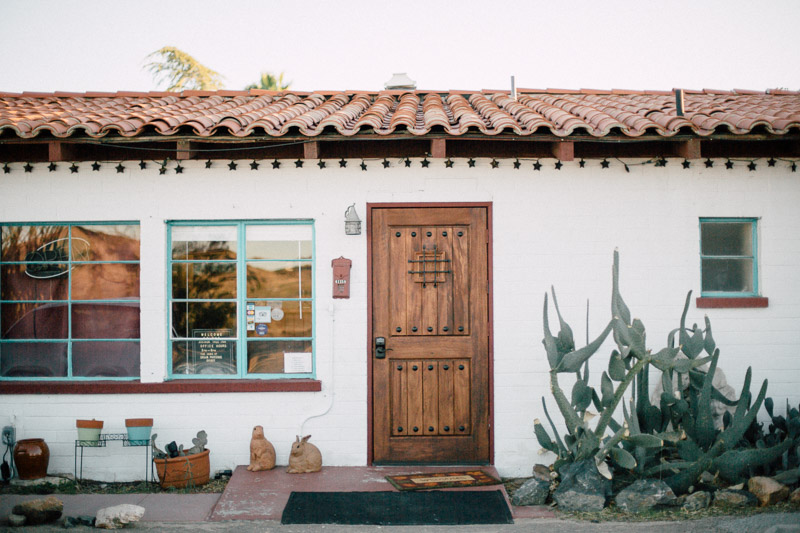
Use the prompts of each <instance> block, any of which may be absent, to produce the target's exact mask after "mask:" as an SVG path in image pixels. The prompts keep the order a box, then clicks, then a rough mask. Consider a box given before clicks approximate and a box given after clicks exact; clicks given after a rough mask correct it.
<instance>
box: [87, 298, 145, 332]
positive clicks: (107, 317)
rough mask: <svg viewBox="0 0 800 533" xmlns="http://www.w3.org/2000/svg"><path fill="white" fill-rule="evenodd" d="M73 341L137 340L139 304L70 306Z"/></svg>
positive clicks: (120, 303)
mask: <svg viewBox="0 0 800 533" xmlns="http://www.w3.org/2000/svg"><path fill="white" fill-rule="evenodd" d="M72 337H73V338H75V339H138V338H139V302H131V303H125V302H119V303H111V302H109V303H100V302H98V303H74V304H72Z"/></svg>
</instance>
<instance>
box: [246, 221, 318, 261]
mask: <svg viewBox="0 0 800 533" xmlns="http://www.w3.org/2000/svg"><path fill="white" fill-rule="evenodd" d="M247 258H248V259H311V226H309V225H297V226H258V225H251V226H247Z"/></svg>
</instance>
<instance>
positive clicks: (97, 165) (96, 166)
mask: <svg viewBox="0 0 800 533" xmlns="http://www.w3.org/2000/svg"><path fill="white" fill-rule="evenodd" d="M98 170H100V163H98V162H97V161H95V162H94V163H92V172H97V171H98Z"/></svg>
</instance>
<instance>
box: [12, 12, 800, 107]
mask: <svg viewBox="0 0 800 533" xmlns="http://www.w3.org/2000/svg"><path fill="white" fill-rule="evenodd" d="M167 45H170V46H176V47H178V48H180V49H182V50H184V51H185V52H187V53H189V54H191V55H193V56H194V57H195V58H196V59H197V60H198V61H200V62H201V63H203V64H204V65H206V66H208V67H210V68H213V69H214V70H216V71H218V72H219V73H221V74H222V75H223V76H224V77H225V82H226V88H227V89H242V88H243V87H244V86H245V85H247V84H248V83H251V82H255V81H256V80H257V79H258V77H259V73H260V72H261V71H271V72H275V73H278V72H284V73H285V75H286V79H287V80H289V81H292V82H293V83H292V86H291V88H292V89H296V90H325V89H328V90H343V89H360V90H379V89H382V88H383V84H384V82H386V81H387V80H389V78H391V75H392V73H394V72H407V73H408V74H409V76H410V77H411V78H412V79H414V80H416V81H417V87H418V88H419V89H432V90H448V89H465V90H480V89H507V88H509V86H510V77H511V76H512V75H514V76H515V77H516V84H517V87H519V88H548V87H551V88H570V89H577V88H593V89H611V88H623V89H665V90H669V89H672V88H676V87H681V88H690V89H702V88H714V89H734V88H738V89H755V90H764V89H767V88H775V87H783V88H789V89H792V90H798V89H800V0H755V1H754V0H713V1H703V0H663V1H656V0H576V1H558V0H549V1H542V0H529V1H522V0H505V1H488V0H483V1H475V0H461V1H458V0H449V1H437V0H424V1H417V0H394V1H378V0H372V1H368V0H338V1H325V2H323V1H319V0H305V1H302V2H301V1H294V2H290V1H277V0H263V1H252V0H251V1H242V0H215V1H206V0H191V1H188V0H157V1H153V0H136V1H133V0H116V1H113V0H104V1H88V0H87V1H78V0H0V91H11V92H20V91H46V92H51V91H78V92H84V91H117V90H136V91H147V90H156V89H158V88H159V87H158V86H157V85H156V83H155V81H154V80H153V78H152V76H151V75H150V74H149V73H148V72H146V71H145V70H143V69H142V66H143V65H144V63H145V62H146V61H145V57H146V56H147V55H148V54H149V53H151V52H153V51H155V50H157V49H158V48H161V47H162V46H167Z"/></svg>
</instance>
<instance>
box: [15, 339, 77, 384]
mask: <svg viewBox="0 0 800 533" xmlns="http://www.w3.org/2000/svg"><path fill="white" fill-rule="evenodd" d="M0 376H2V377H4V378H57V377H66V376H67V343H66V342H7V343H3V344H0Z"/></svg>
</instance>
